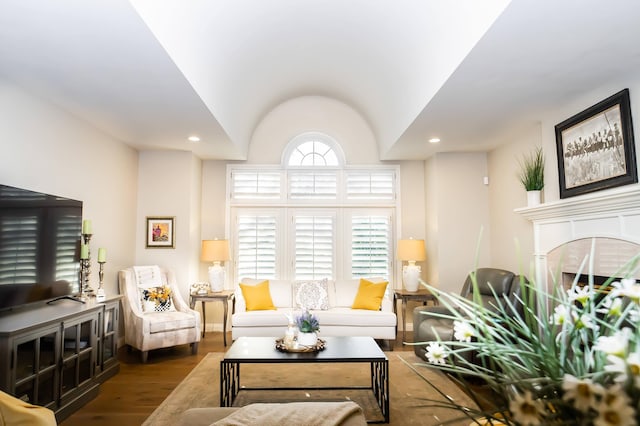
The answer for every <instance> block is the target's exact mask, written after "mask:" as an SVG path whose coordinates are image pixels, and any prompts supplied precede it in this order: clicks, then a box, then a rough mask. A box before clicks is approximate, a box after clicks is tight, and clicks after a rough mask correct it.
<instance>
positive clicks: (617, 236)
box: [516, 185, 640, 288]
mask: <svg viewBox="0 0 640 426" xmlns="http://www.w3.org/2000/svg"><path fill="white" fill-rule="evenodd" d="M516 213H519V214H521V215H523V216H524V217H525V218H527V219H529V220H530V221H531V222H532V223H533V233H534V239H533V240H534V256H535V265H536V270H535V275H536V276H535V279H536V282H537V283H539V285H542V286H546V287H547V288H549V286H551V285H553V282H554V280H564V278H562V277H563V276H565V277H569V276H571V274H576V273H578V272H581V273H582V274H585V275H586V274H589V273H591V274H594V275H597V276H602V277H611V276H619V275H620V269H621V268H622V267H623V266H624V265H625V264H626V263H627V262H628V261H629V260H630V259H631V258H632V257H633V256H635V255H637V254H638V253H640V185H627V186H624V187H620V188H615V189H611V190H607V191H600V192H596V193H593V194H587V195H583V196H579V197H575V198H569V199H564V200H559V201H554V202H550V203H545V204H542V205H540V206H536V207H530V208H522V209H516ZM592 250H593V253H594V256H593V258H592V259H589V260H588V261H587V263H586V264H584V265H583V266H582V268H581V265H582V262H583V260H584V259H585V257H587V256H588V255H589V254H590V253H591V251H592ZM636 275H637V274H636ZM636 278H640V277H639V276H636Z"/></svg>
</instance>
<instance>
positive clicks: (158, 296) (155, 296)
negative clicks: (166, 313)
mask: <svg viewBox="0 0 640 426" xmlns="http://www.w3.org/2000/svg"><path fill="white" fill-rule="evenodd" d="M143 297H144V300H148V301H150V302H156V305H164V304H165V303H167V301H168V300H169V297H171V288H169V287H168V286H162V287H152V288H148V289H145V290H144V291H143Z"/></svg>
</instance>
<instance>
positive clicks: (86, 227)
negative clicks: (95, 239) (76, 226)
mask: <svg viewBox="0 0 640 426" xmlns="http://www.w3.org/2000/svg"><path fill="white" fill-rule="evenodd" d="M91 231H92V229H91V221H90V220H89V219H85V220H83V221H82V233H83V234H91V233H92V232H91Z"/></svg>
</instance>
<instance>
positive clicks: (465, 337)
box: [453, 321, 475, 342]
mask: <svg viewBox="0 0 640 426" xmlns="http://www.w3.org/2000/svg"><path fill="white" fill-rule="evenodd" d="M453 330H454V333H453V337H455V338H456V340H458V341H460V342H470V341H471V338H472V337H473V336H474V335H475V330H474V329H473V327H471V325H470V324H469V323H468V322H466V321H454V322H453Z"/></svg>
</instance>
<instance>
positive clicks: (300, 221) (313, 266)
mask: <svg viewBox="0 0 640 426" xmlns="http://www.w3.org/2000/svg"><path fill="white" fill-rule="evenodd" d="M334 224H335V220H334V217H333V216H332V215H314V216H307V215H296V216H295V217H294V232H295V250H294V256H295V260H294V276H295V279H296V280H313V279H321V278H332V277H334V269H333V253H334V232H335V231H334V229H335V225H334Z"/></svg>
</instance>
